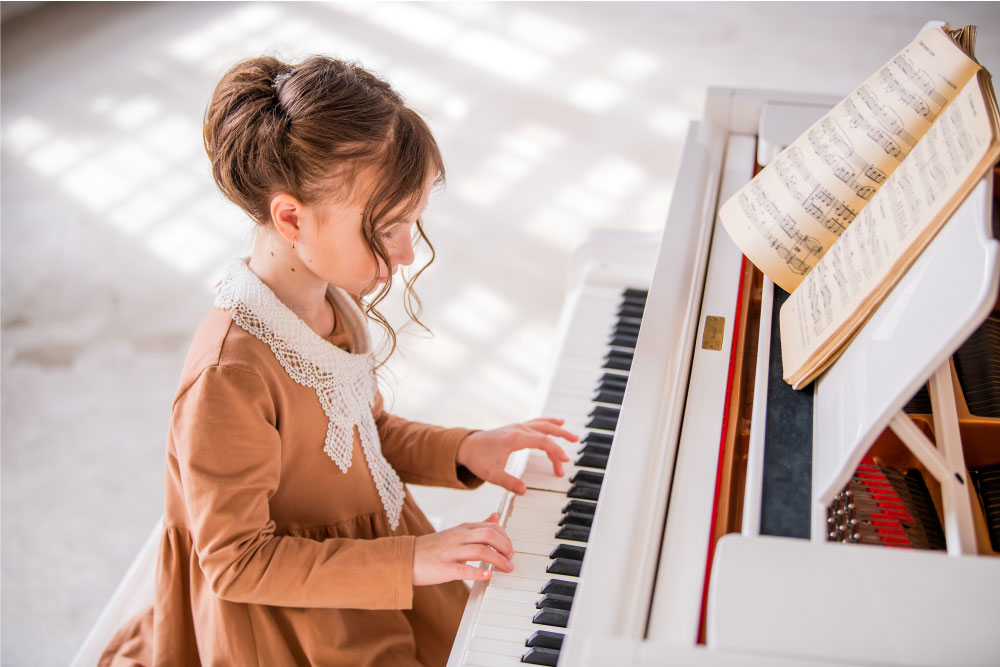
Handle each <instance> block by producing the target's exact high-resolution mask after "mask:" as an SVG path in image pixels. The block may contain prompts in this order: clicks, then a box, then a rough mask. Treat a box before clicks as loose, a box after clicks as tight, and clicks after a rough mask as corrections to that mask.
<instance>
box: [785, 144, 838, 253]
mask: <svg viewBox="0 0 1000 667" xmlns="http://www.w3.org/2000/svg"><path fill="white" fill-rule="evenodd" d="M774 169H775V172H776V173H777V175H778V179H779V180H780V181H781V183H782V184H783V185H784V186H785V189H786V190H788V194H789V195H791V197H792V198H793V199H794V200H795V201H796V202H797V203H798V204H799V205H800V206H801V207H802V209H803V210H804V211H805V212H806V213H808V214H809V215H810V216H812V217H813V218H815V219H816V221H817V222H819V223H820V224H821V225H822V226H823V228H824V229H826V230H827V231H829V232H831V233H833V234H836V235H837V236H840V235H841V234H842V233H843V231H844V230H845V229H847V225H849V224H851V221H852V220H854V217H855V216H856V215H857V211H855V210H854V209H852V208H851V207H850V206H848V205H847V204H846V203H845V202H843V201H841V200H840V199H839V198H837V197H835V196H834V195H833V193H832V192H830V191H829V190H827V189H826V188H824V187H823V186H822V185H820V183H819V179H817V178H816V177H815V176H814V175H813V174H812V172H810V171H809V169H808V168H807V167H806V165H805V161H804V160H803V157H802V151H801V150H799V149H798V148H797V147H795V146H792V147H790V148H789V149H788V150H787V151H785V152H784V153H782V154H781V155H780V156H779V157H778V159H777V160H776V161H775V163H774ZM800 184H802V185H804V186H805V191H803V190H802V189H800V188H799V185H800Z"/></svg>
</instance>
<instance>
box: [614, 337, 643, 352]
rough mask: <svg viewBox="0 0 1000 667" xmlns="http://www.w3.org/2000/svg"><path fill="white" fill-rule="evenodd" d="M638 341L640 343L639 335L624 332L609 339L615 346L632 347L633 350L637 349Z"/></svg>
mask: <svg viewBox="0 0 1000 667" xmlns="http://www.w3.org/2000/svg"><path fill="white" fill-rule="evenodd" d="M638 343H639V337H638V336H631V335H629V334H624V333H622V334H615V335H614V336H612V337H611V340H610V341H608V344H609V345H613V346H615V347H622V348H626V349H632V350H634V349H635V346H636V345H637V344H638Z"/></svg>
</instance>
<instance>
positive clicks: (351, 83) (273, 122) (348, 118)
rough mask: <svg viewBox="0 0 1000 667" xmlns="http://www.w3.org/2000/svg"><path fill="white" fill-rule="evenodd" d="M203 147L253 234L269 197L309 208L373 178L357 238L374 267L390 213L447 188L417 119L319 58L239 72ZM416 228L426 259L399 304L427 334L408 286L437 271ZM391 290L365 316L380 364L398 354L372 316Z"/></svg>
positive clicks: (363, 79) (350, 68)
mask: <svg viewBox="0 0 1000 667" xmlns="http://www.w3.org/2000/svg"><path fill="white" fill-rule="evenodd" d="M204 140H205V151H206V152H207V153H208V157H209V160H210V161H211V163H212V176H213V178H214V179H215V182H216V184H217V185H218V186H219V189H220V190H221V191H222V193H223V194H224V195H225V196H226V197H227V198H228V199H229V200H231V201H232V202H233V203H235V204H236V205H237V206H239V207H240V208H242V209H243V210H244V211H246V212H247V214H248V215H249V216H250V217H251V218H253V219H254V220H255V221H256V222H257V223H258V224H260V225H266V224H268V223H270V221H271V213H270V201H271V198H272V197H273V196H274V195H275V194H278V193H286V194H289V195H292V196H293V197H295V198H296V199H298V200H299V201H301V202H302V203H303V204H306V205H313V204H317V203H323V202H325V201H328V200H330V199H332V198H334V197H337V196H341V197H357V196H364V194H365V193H359V192H356V191H355V188H354V187H353V185H354V183H355V182H356V181H357V179H356V178H355V177H356V176H357V175H358V174H359V172H360V171H361V170H365V171H368V170H371V171H372V172H373V173H375V174H376V176H377V185H376V187H375V189H374V191H373V192H372V193H370V194H369V195H368V200H367V202H366V203H365V208H364V213H363V215H362V221H361V225H362V227H361V228H362V231H363V235H364V238H365V241H366V243H367V245H368V249H369V251H370V252H371V255H372V259H373V260H374V259H375V258H376V257H379V258H381V259H382V261H383V262H384V263H385V265H386V266H391V263H390V261H389V256H388V252H387V251H386V249H385V246H384V245H383V244H382V240H381V238H380V235H379V233H378V232H377V230H379V229H380V228H382V227H384V226H385V225H387V224H390V223H392V222H394V220H389V219H388V215H389V213H390V212H392V211H393V210H394V209H397V208H399V209H401V210H403V211H404V212H405V213H407V214H409V213H412V211H413V209H414V208H415V207H416V206H417V205H418V203H419V201H420V198H421V195H422V194H423V190H424V187H425V185H426V183H427V181H428V180H429V179H430V178H431V177H432V176H433V177H434V184H435V185H437V184H440V183H443V182H444V162H443V160H442V159H441V153H440V151H439V150H438V146H437V142H435V141H434V137H433V135H431V131H430V129H429V128H428V127H427V124H426V123H425V122H424V121H423V119H422V118H420V116H419V115H418V114H417V113H416V112H415V111H413V110H412V109H410V108H409V107H407V106H406V104H405V103H404V101H403V98H402V97H400V95H399V94H398V93H396V91H394V90H393V89H392V87H391V86H390V85H389V84H388V83H386V82H385V81H383V80H381V79H379V78H378V77H376V76H374V75H373V74H371V73H370V72H368V71H366V70H365V69H363V68H362V67H360V66H358V65H355V64H352V63H347V62H343V61H341V60H336V59H334V58H327V57H324V56H313V57H311V58H308V59H306V60H304V61H303V62H301V63H298V64H296V65H287V64H285V63H283V62H281V61H280V60H278V59H276V58H272V57H262V58H252V59H250V60H244V61H242V62H240V63H237V64H236V65H235V66H233V67H232V68H231V69H230V70H229V71H228V72H226V74H225V75H223V77H222V79H221V80H220V81H219V83H218V85H217V86H216V88H215V92H214V93H213V94H212V100H211V102H209V105H208V108H207V109H206V111H205V127H204ZM415 227H416V230H417V231H416V237H417V238H416V241H417V242H420V241H421V240H422V241H424V242H425V243H427V246H428V248H430V253H431V256H430V259H429V260H428V262H427V264H425V265H424V266H422V267H420V269H419V270H417V271H416V272H415V273H414V274H413V275H412V276H410V277H409V279H408V280H407V281H406V289H405V292H404V296H403V304H404V307H405V309H406V313H407V315H409V316H410V318H411V319H412V320H413V321H414V322H415V323H416V324H417V325H419V326H420V327H422V328H423V329H425V330H428V329H427V327H426V326H425V325H424V324H423V323H422V322H421V321H420V319H419V316H420V312H421V304H420V298H419V297H418V296H417V294H416V292H415V291H414V290H413V283H414V281H416V279H417V278H418V277H419V276H420V274H421V273H423V271H424V270H425V269H426V268H427V267H428V266H429V265H430V264H431V262H433V261H434V246H432V245H431V243H430V241H429V240H428V239H427V237H426V235H425V234H424V229H423V225H422V224H421V221H420V220H419V219H418V220H417V221H416V225H415ZM376 280H377V279H375V278H373V281H372V283H371V285H369V286H368V289H371V288H372V287H374V286H375V285H376V284H377V283H376ZM391 285H392V277H391V276H390V277H389V282H387V283H386V284H385V285H384V286H383V287H382V288H381V289H380V290H379V291H378V293H377V294H376V295H375V297H374V298H373V299H372V300H371V301H370V302H369V303H368V305H367V306H366V308H365V313H366V315H367V316H368V317H370V318H371V319H373V320H375V321H376V322H378V324H380V325H381V326H382V327H383V328H384V329H385V331H386V333H387V336H388V339H389V341H390V348H389V353H388V354H387V355H386V357H385V359H388V357H389V356H391V354H392V352H393V351H394V350H395V349H396V332H395V331H393V329H392V326H390V325H389V323H388V321H386V319H385V317H383V316H382V314H381V313H379V312H378V310H377V309H376V306H377V305H378V304H379V303H380V302H381V301H382V300H383V299H384V298H385V297H386V295H387V294H388V292H389V289H390V287H391ZM428 331H429V330H428ZM385 359H383V360H382V361H381V362H380V363H379V366H381V365H382V364H383V363H385Z"/></svg>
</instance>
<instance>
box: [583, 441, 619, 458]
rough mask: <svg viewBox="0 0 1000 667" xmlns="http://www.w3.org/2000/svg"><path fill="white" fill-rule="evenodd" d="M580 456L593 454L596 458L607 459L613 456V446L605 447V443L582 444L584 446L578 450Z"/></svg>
mask: <svg viewBox="0 0 1000 667" xmlns="http://www.w3.org/2000/svg"><path fill="white" fill-rule="evenodd" d="M577 451H578V452H579V453H580V454H593V455H594V456H603V457H605V458H607V457H608V456H610V455H611V445H605V444H603V443H596V442H588V443H586V444H582V446H581V447H580V448H579V449H578V450H577Z"/></svg>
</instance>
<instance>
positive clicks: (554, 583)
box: [539, 579, 576, 597]
mask: <svg viewBox="0 0 1000 667" xmlns="http://www.w3.org/2000/svg"><path fill="white" fill-rule="evenodd" d="M539 593H542V594H547V593H557V594H559V595H568V596H569V597H573V596H574V595H575V594H576V582H575V581H569V580H568V579H549V580H548V581H546V582H545V585H544V586H542V588H541V590H540V591H539Z"/></svg>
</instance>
